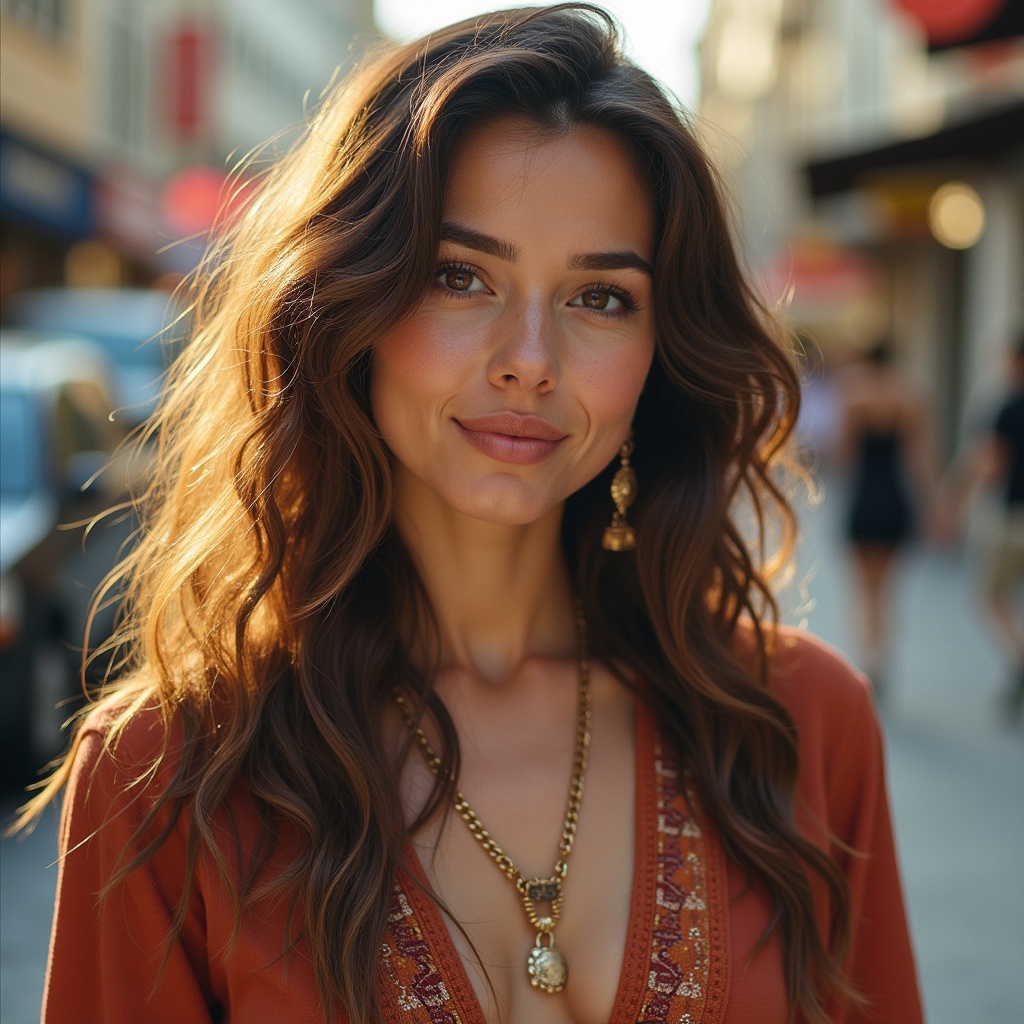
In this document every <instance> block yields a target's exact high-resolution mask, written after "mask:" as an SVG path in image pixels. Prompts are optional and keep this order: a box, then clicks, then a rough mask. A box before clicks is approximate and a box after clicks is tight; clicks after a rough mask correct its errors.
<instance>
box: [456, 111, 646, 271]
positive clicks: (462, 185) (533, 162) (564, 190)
mask: <svg viewBox="0 0 1024 1024" xmlns="http://www.w3.org/2000/svg"><path fill="white" fill-rule="evenodd" d="M444 217H445V220H451V221H456V222H458V223H459V224H463V225H465V226H467V227H472V228H474V229H477V230H483V231H488V232H490V233H493V234H496V235H500V236H501V237H503V238H504V237H508V240H509V241H520V240H522V241H525V242H527V243H528V242H529V237H530V236H531V235H534V236H539V235H544V236H546V237H549V238H550V236H552V235H558V234H561V235H563V236H566V242H567V243H568V242H570V241H571V242H572V244H571V246H570V248H573V249H576V248H578V247H579V245H581V244H582V245H590V244H593V245H601V246H605V245H608V244H616V245H627V244H628V245H629V246H630V247H631V248H634V249H636V250H637V251H638V252H640V254H641V255H642V256H644V257H645V258H646V259H648V260H652V259H653V249H654V203H653V199H652V197H651V192H650V189H649V187H648V185H647V183H646V181H645V180H644V179H643V176H642V175H641V174H640V172H639V169H638V167H637V164H636V161H635V159H634V157H633V155H632V153H631V152H630V151H629V149H628V148H627V146H626V145H625V143H624V142H623V141H622V140H621V139H620V138H619V137H618V136H616V135H615V134H613V133H612V132H609V131H604V130H602V129H600V128H593V127H589V126H587V127H580V128H574V129H572V130H571V131H569V132H567V133H564V134H552V133H551V132H550V131H549V130H547V129H545V128H542V127H540V126H538V125H537V124H536V123H535V122H533V121H530V120H528V119H525V118H503V119H500V120H498V121H495V122H492V123H489V124H486V125H482V126H480V127H478V128H475V129H473V130H471V131H470V132H469V133H468V134H467V135H466V136H465V137H464V138H463V139H462V141H461V142H460V144H459V145H458V147H457V148H456V150H455V156H454V159H453V161H452V165H451V169H450V172H449V178H448V187H447V190H446V194H445V209H444ZM513 235H514V236H517V237H510V236H513ZM518 236H525V237H524V238H522V239H520V238H519V237H518ZM569 236H571V238H570V237H569Z"/></svg>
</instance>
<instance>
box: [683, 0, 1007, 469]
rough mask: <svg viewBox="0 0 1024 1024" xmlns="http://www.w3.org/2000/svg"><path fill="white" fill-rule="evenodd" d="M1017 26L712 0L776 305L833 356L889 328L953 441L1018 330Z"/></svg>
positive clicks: (761, 255)
mask: <svg viewBox="0 0 1024 1024" xmlns="http://www.w3.org/2000/svg"><path fill="white" fill-rule="evenodd" d="M972 8H973V9H975V11H974V16H973V21H972V20H971V17H972V15H971V9H972ZM944 11H948V16H947V17H945V20H944V21H943V12H944ZM936 12H938V14H936ZM958 12H959V13H958ZM956 18H959V19H960V20H959V21H956ZM1022 33H1024V5H1021V4H1019V3H1015V2H1014V0H1004V2H1002V3H1000V2H999V0H994V2H993V0H988V2H986V3H984V4H977V3H975V4H972V3H963V2H957V3H951V4H947V5H943V4H942V3H941V2H932V0H930V2H929V3H924V2H923V0H716V3H715V4H714V6H713V9H712V13H711V16H710V18H709V23H708V30H707V33H706V35H705V39H704V41H703V44H702V51H701V63H702V88H703V94H702V113H703V115H704V118H705V122H706V124H707V126H708V128H707V131H708V138H709V140H710V142H711V145H712V147H713V148H714V150H715V152H716V154H717V156H718V159H719V162H720V163H721V165H722V166H723V168H724V169H725V171H726V174H727V176H728V178H729V180H730V181H731V182H732V183H733V186H734V190H735V198H736V208H737V217H738V219H739V221H740V223H741V224H742V226H743V231H744V234H745V235H746V237H747V239H748V240H749V242H750V259H751V262H752V270H753V271H754V273H755V276H757V277H758V279H759V280H760V281H761V282H762V285H763V287H764V289H765V293H766V297H767V298H768V299H769V300H770V301H771V300H779V299H780V298H782V297H784V296H785V297H786V298H787V300H788V301H789V303H790V313H791V315H792V318H793V320H794V323H795V325H796V326H797V327H798V328H799V329H803V330H804V331H806V332H807V333H808V334H810V335H812V336H813V338H814V340H815V342H816V343H817V344H819V345H821V347H822V348H823V350H824V352H825V356H826V359H827V358H829V357H830V356H834V357H836V358H841V353H842V352H843V350H849V349H857V348H860V347H864V346H867V345H870V344H871V343H872V342H874V341H876V340H878V338H880V337H881V336H882V335H888V336H890V337H891V338H892V339H893V341H894V344H895V347H896V348H897V350H898V352H899V354H900V355H901V357H902V358H903V360H904V361H905V362H906V363H907V364H908V365H909V366H910V367H911V368H912V369H913V370H914V371H915V372H916V374H917V375H918V376H919V377H920V378H921V380H922V381H923V382H924V383H925V385H926V386H927V388H928V390H929V391H930V392H931V394H932V395H933V397H934V402H935V406H936V408H937V410H938V412H939V416H940V426H941V433H942V436H943V441H944V446H945V448H946V449H947V451H951V450H952V449H953V448H954V447H955V445H956V443H957V441H958V439H959V438H960V437H961V436H962V435H963V434H964V433H965V432H968V431H969V430H970V429H971V427H972V424H973V422H974V418H975V417H976V415H977V414H976V409H977V408H978V407H980V406H982V405H983V404H984V402H985V399H986V398H988V397H990V396H991V393H992V392H993V391H994V389H995V388H997V387H998V381H999V378H1000V375H1001V371H1002V367H1003V360H1002V354H1003V352H1004V350H1005V348H1006V347H1007V345H1008V344H1009V343H1010V342H1011V339H1013V338H1014V337H1016V336H1018V335H1019V334H1020V332H1021V331H1022V330H1024V35H1022ZM951 218H952V219H951Z"/></svg>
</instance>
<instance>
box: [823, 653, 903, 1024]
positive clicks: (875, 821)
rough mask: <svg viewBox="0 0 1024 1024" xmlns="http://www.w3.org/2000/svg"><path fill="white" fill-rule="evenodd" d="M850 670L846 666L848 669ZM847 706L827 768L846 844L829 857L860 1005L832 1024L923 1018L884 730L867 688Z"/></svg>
mask: <svg viewBox="0 0 1024 1024" xmlns="http://www.w3.org/2000/svg"><path fill="white" fill-rule="evenodd" d="M846 671H847V672H848V671H849V670H848V669H847V670H846ZM851 705H852V706H848V707H847V708H846V709H845V714H844V716H843V717H844V718H845V723H844V725H843V728H842V731H841V733H840V734H839V736H838V737H837V739H838V742H837V743H836V744H835V753H834V756H833V757H831V758H830V761H831V763H830V764H829V765H828V770H827V790H828V797H827V798H828V802H829V812H830V813H829V819H830V824H831V828H832V830H833V832H834V833H836V834H837V836H838V838H839V839H840V840H841V841H842V843H843V844H845V845H846V846H848V847H849V848H850V849H849V850H844V849H842V848H841V847H838V846H837V847H835V848H833V850H832V855H833V856H834V857H835V859H836V861H837V862H838V863H839V864H840V866H841V867H842V868H843V871H844V873H845V875H846V880H847V884H848V886H849V890H850V912H851V924H852V933H851V939H852V941H851V947H850V952H849V956H848V958H847V962H846V969H847V971H848V974H849V977H850V978H851V980H852V981H853V983H854V984H855V985H856V987H857V989H858V990H859V991H860V992H861V993H862V994H863V995H864V996H865V997H866V999H867V1001H868V1002H867V1005H866V1006H864V1007H852V1006H843V1007H840V1008H837V1012H836V1016H835V1020H836V1022H837V1024H869V1022H871V1021H900V1022H902V1024H916V1022H920V1021H921V1020H922V1019H923V1016H922V1008H921V1000H920V994H919V992H918V984H917V974H916V970H915V966H914V955H913V949H912V946H911V940H910V933H909V928H908V925H907V917H906V912H905V909H904V901H903V891H902V886H901V883H900V873H899V867H898V865H897V861H896V851H895V844H894V841H893V832H892V822H891V817H890V813H889V801H888V795H887V792H886V781H885V766H884V755H883V746H882V736H881V731H880V728H879V725H878V721H877V718H876V717H875V713H874V709H873V707H872V706H871V702H870V699H869V697H868V694H867V690H866V689H864V688H863V687H859V686H858V688H857V692H856V695H855V697H854V699H853V700H852V701H851Z"/></svg>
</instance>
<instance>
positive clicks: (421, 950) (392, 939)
mask: <svg viewBox="0 0 1024 1024" xmlns="http://www.w3.org/2000/svg"><path fill="white" fill-rule="evenodd" d="M380 956H381V969H382V972H383V975H384V977H385V978H388V979H389V980H390V981H391V985H390V986H387V985H385V986H384V987H385V988H387V989H388V992H387V994H386V995H385V998H386V999H390V998H393V1000H394V1002H393V1010H394V1011H395V1012H394V1013H392V1014H387V1012H386V1011H385V1018H386V1019H388V1020H392V1019H393V1020H400V1021H402V1022H403V1024H405V1022H408V1024H461V1020H462V1019H461V1018H460V1017H459V1014H458V1012H457V1010H456V1008H455V1003H454V1000H453V999H452V997H451V994H450V993H449V991H448V986H447V985H446V984H445V980H444V978H443V977H442V976H441V972H440V970H439V969H438V967H437V964H436V963H435V961H434V957H433V954H432V952H431V949H430V943H429V942H428V941H427V938H426V936H425V935H424V934H423V930H422V929H421V928H420V925H419V922H418V921H417V920H416V915H415V913H414V912H413V908H412V906H411V905H410V903H409V899H408V897H407V896H406V894H405V893H404V892H403V890H402V887H401V886H400V885H396V886H395V891H394V893H393V895H392V897H391V904H390V906H389V908H388V931H387V934H386V936H385V939H384V942H383V943H381V947H380Z"/></svg>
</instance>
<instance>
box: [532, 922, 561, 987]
mask: <svg viewBox="0 0 1024 1024" xmlns="http://www.w3.org/2000/svg"><path fill="white" fill-rule="evenodd" d="M526 969H527V970H528V971H529V972H530V984H531V985H532V986H533V987H534V988H539V989H543V990H544V991H545V992H551V993H554V992H561V991H562V989H563V988H565V983H566V981H567V980H568V978H569V965H568V964H567V963H566V962H565V957H564V956H562V954H561V953H559V952H558V950H557V949H555V947H554V946H542V945H540V937H539V936H538V944H537V945H536V946H534V947H533V949H531V950H530V956H529V958H528V959H527V961H526Z"/></svg>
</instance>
